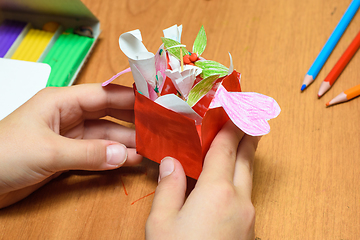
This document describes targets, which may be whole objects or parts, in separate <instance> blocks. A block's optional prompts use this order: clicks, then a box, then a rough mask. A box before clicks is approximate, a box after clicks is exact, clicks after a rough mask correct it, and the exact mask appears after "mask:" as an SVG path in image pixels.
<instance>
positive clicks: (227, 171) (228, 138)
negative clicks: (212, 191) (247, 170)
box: [199, 121, 244, 182]
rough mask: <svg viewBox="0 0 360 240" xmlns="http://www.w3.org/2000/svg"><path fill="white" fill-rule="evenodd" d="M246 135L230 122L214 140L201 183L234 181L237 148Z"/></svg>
mask: <svg viewBox="0 0 360 240" xmlns="http://www.w3.org/2000/svg"><path fill="white" fill-rule="evenodd" d="M243 136H244V133H243V132H242V131H241V130H239V129H238V128H237V127H236V126H235V125H234V124H233V123H232V122H231V121H228V122H227V123H226V124H225V125H224V127H223V128H222V129H221V130H220V131H219V133H218V134H217V135H216V137H215V138H214V140H213V142H212V143H211V146H210V148H209V151H208V152H207V154H206V157H205V160H204V166H203V170H202V173H201V175H200V177H199V182H202V181H204V182H208V181H210V180H214V181H218V180H219V179H223V180H228V181H231V182H232V181H233V177H234V169H235V160H236V154H237V148H238V145H239V142H240V140H241V138H242V137H243Z"/></svg>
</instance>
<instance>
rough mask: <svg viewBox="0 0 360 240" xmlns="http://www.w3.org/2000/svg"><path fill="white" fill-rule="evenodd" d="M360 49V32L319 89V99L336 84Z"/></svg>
mask: <svg viewBox="0 0 360 240" xmlns="http://www.w3.org/2000/svg"><path fill="white" fill-rule="evenodd" d="M359 47H360V31H359V33H358V34H357V35H356V37H355V38H354V40H353V41H352V42H351V43H350V45H349V47H348V48H347V49H346V51H345V52H344V53H343V55H342V56H341V58H340V59H339V60H338V62H337V63H336V64H335V66H334V67H333V69H332V70H331V71H330V73H329V74H328V75H327V77H326V78H325V80H324V81H323V82H322V83H321V85H320V88H319V93H318V97H321V96H322V95H323V94H324V93H326V92H327V91H328V90H329V89H330V88H331V86H332V85H333V84H334V82H335V81H336V79H337V78H338V77H339V76H340V74H341V72H342V71H343V70H344V69H345V67H346V65H347V64H348V63H349V61H350V60H351V58H352V57H353V56H354V54H355V53H356V51H357V50H358V49H359Z"/></svg>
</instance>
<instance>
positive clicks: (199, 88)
mask: <svg viewBox="0 0 360 240" xmlns="http://www.w3.org/2000/svg"><path fill="white" fill-rule="evenodd" d="M218 78H219V75H213V76H210V77H207V78H205V79H203V80H201V81H200V82H198V83H197V84H196V85H195V86H194V87H193V88H192V89H191V90H190V92H189V95H188V99H187V103H188V104H189V105H190V107H192V106H194V105H195V104H196V103H197V102H198V101H199V100H200V99H201V98H202V97H203V96H205V95H206V94H207V93H208V92H209V91H210V90H211V88H212V87H213V85H214V82H215V81H216V80H217V79H218Z"/></svg>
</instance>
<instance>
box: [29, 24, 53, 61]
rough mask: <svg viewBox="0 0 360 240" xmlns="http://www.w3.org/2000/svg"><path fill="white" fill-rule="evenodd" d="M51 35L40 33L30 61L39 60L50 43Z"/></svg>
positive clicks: (44, 32)
mask: <svg viewBox="0 0 360 240" xmlns="http://www.w3.org/2000/svg"><path fill="white" fill-rule="evenodd" d="M53 35H54V33H51V32H46V31H42V34H41V37H40V39H39V41H38V42H37V46H36V48H35V50H34V52H33V55H31V59H32V61H34V62H36V61H37V60H38V59H39V58H40V56H41V54H42V53H43V52H44V50H45V48H46V47H47V45H48V44H49V42H50V41H51V38H52V37H53Z"/></svg>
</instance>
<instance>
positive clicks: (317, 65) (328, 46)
mask: <svg viewBox="0 0 360 240" xmlns="http://www.w3.org/2000/svg"><path fill="white" fill-rule="evenodd" d="M359 6H360V0H353V1H352V2H351V3H350V5H349V7H348V9H347V10H346V12H345V13H344V15H343V16H342V18H341V19H340V22H339V23H338V25H337V26H336V28H335V29H334V31H333V32H332V34H331V35H330V37H329V39H328V40H327V42H326V43H325V45H324V47H323V48H322V49H321V51H320V53H319V55H318V56H317V57H316V59H315V61H314V63H313V64H312V65H311V67H310V69H309V71H308V72H307V74H306V75H305V78H304V81H303V84H302V86H301V91H304V89H305V88H306V87H307V86H309V85H310V84H311V83H312V82H313V81H314V80H315V78H316V76H317V75H318V73H319V72H320V70H321V68H322V67H323V65H324V64H325V62H326V60H327V59H328V57H329V56H330V54H331V52H332V51H333V49H334V48H335V46H336V44H337V43H338V41H339V39H340V38H341V36H342V35H343V33H344V31H345V30H346V28H347V26H348V25H349V23H350V22H351V20H352V19H353V17H354V15H355V13H356V12H357V10H358V9H359Z"/></svg>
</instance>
